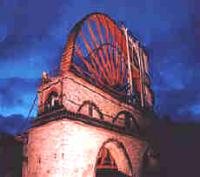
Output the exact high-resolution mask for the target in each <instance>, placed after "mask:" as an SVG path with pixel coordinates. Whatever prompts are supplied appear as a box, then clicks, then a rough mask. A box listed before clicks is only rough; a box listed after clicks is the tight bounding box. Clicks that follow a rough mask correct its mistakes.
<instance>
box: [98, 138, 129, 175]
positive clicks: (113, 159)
mask: <svg viewBox="0 0 200 177" xmlns="http://www.w3.org/2000/svg"><path fill="white" fill-rule="evenodd" d="M131 176H132V168H131V165H130V161H129V159H128V155H127V153H126V151H125V148H124V147H123V146H122V144H121V143H119V142H117V141H115V140H111V141H108V142H106V143H105V144H104V145H103V146H102V147H101V149H100V151H99V153H98V156H97V161H96V177H131Z"/></svg>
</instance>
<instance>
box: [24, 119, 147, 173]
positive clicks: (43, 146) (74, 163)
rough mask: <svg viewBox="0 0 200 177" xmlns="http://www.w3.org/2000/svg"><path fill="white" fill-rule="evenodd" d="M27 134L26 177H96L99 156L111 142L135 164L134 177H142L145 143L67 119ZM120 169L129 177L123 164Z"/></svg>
mask: <svg viewBox="0 0 200 177" xmlns="http://www.w3.org/2000/svg"><path fill="white" fill-rule="evenodd" d="M28 134H29V139H28V144H27V156H28V160H27V165H26V166H25V168H26V169H24V171H26V173H24V175H23V177H42V176H45V177H95V164H96V159H97V154H98V152H99V150H100V148H101V146H102V144H103V143H105V142H106V141H108V140H109V139H114V140H116V141H118V142H120V143H122V144H123V145H124V147H125V149H126V151H127V154H128V156H129V158H130V162H131V164H132V169H133V170H132V172H131V173H132V174H131V175H133V176H134V175H136V176H139V175H140V169H141V167H142V160H143V153H144V151H145V148H146V143H145V142H143V141H142V140H140V139H138V138H134V137H131V136H127V135H122V134H119V133H116V132H113V131H109V130H106V129H103V128H97V127H94V126H91V125H88V124H84V123H81V122H78V121H71V120H68V119H62V120H57V121H52V122H49V123H47V124H44V125H42V126H39V127H35V128H32V129H30V131H29V133H28ZM114 158H116V157H114ZM117 158H120V157H117ZM117 165H118V166H119V169H120V170H121V171H123V172H124V173H126V174H129V175H130V169H129V170H128V168H127V167H126V165H125V164H124V165H123V161H122V164H117Z"/></svg>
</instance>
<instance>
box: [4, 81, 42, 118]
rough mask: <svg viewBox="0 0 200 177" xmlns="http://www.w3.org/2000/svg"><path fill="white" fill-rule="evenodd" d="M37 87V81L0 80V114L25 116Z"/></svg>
mask: <svg viewBox="0 0 200 177" xmlns="http://www.w3.org/2000/svg"><path fill="white" fill-rule="evenodd" d="M38 85H39V80H37V79H22V78H8V79H0V113H1V114H4V115H9V114H13V113H21V114H23V115H27V112H28V111H29V109H30V106H31V104H32V101H33V99H34V97H35V95H36V90H37V87H38ZM15 111H18V112H15Z"/></svg>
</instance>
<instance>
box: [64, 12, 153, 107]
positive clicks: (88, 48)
mask: <svg viewBox="0 0 200 177" xmlns="http://www.w3.org/2000/svg"><path fill="white" fill-rule="evenodd" d="M66 70H70V71H72V72H74V73H75V74H77V75H78V76H80V77H82V78H84V79H85V80H87V81H89V82H91V83H92V84H94V85H96V86H98V87H100V88H101V89H104V90H107V91H109V92H110V93H112V94H114V95H116V96H118V97H119V96H120V97H121V98H126V101H127V98H128V102H131V103H139V104H140V106H141V107H144V106H145V103H148V104H149V105H151V106H152V103H153V94H152V91H151V89H150V87H149V82H150V80H149V77H148V66H147V56H146V54H145V52H144V50H143V49H142V48H141V47H140V46H139V43H138V42H137V41H136V40H135V39H134V37H132V36H130V35H128V32H127V29H126V28H125V27H119V26H118V25H117V24H116V23H115V21H114V20H112V19H111V18H110V17H108V16H107V15H105V14H102V13H93V14H89V15H88V16H86V17H85V18H83V19H82V20H81V21H80V22H78V23H77V24H76V25H75V26H74V28H73V29H72V31H71V33H70V35H69V37H68V41H67V45H66V48H65V52H64V54H63V57H62V60H61V73H62V74H63V73H65V71H66ZM147 99H148V100H147ZM146 105H147V104H146Z"/></svg>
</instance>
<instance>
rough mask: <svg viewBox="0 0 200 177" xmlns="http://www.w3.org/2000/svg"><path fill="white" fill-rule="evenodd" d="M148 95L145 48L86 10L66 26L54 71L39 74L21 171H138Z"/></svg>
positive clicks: (132, 174)
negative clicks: (34, 111)
mask: <svg viewBox="0 0 200 177" xmlns="http://www.w3.org/2000/svg"><path fill="white" fill-rule="evenodd" d="M152 106H153V95H152V92H151V89H150V81H149V77H148V64H147V55H146V53H145V51H144V49H143V48H142V47H141V46H140V45H139V43H138V42H137V41H136V39H135V38H134V37H133V36H131V35H130V34H129V33H128V32H127V30H126V28H125V27H119V26H118V25H117V24H116V23H115V22H114V21H113V20H112V19H111V18H110V17H108V16H107V15H105V14H102V13H93V14H89V15H88V16H86V17H85V18H83V19H82V20H81V21H80V22H78V23H77V24H76V25H75V26H74V28H73V29H72V31H71V32H70V34H69V36H68V40H67V44H66V47H65V51H64V54H63V56H62V58H61V65H60V73H59V74H58V75H57V76H54V77H53V76H49V75H48V74H47V73H45V72H44V73H43V74H42V83H41V85H40V87H39V88H38V116H37V118H36V119H35V120H34V122H33V126H32V128H31V129H29V131H28V132H27V141H26V143H25V145H24V162H23V177H42V176H43V177H44V176H45V177H95V176H100V175H102V174H103V173H104V172H105V171H106V170H107V171H110V172H112V173H114V172H116V173H117V172H118V173H120V174H121V175H123V176H128V177H136V176H137V177H138V176H141V174H142V169H143V161H144V156H145V154H146V152H147V151H148V149H149V144H148V143H147V142H146V141H144V140H143V138H142V137H141V132H142V131H143V129H144V128H145V125H146V124H147V123H146V122H148V117H146V116H145V115H147V114H144V113H146V112H151V111H152Z"/></svg>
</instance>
